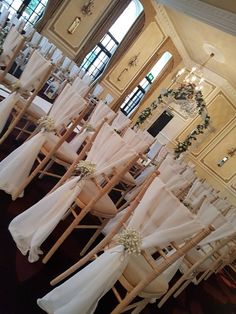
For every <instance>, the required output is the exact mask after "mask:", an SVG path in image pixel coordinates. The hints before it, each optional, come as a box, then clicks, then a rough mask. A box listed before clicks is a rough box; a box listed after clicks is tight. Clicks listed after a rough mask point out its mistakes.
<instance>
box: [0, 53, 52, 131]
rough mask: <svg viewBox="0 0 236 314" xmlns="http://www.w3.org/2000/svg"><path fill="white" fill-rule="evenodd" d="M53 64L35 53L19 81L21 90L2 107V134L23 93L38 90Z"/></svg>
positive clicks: (3, 102)
mask: <svg viewBox="0 0 236 314" xmlns="http://www.w3.org/2000/svg"><path fill="white" fill-rule="evenodd" d="M50 66H51V63H50V62H49V61H47V60H46V59H44V58H43V57H42V56H41V55H40V53H38V52H37V51H35V52H34V53H33V54H32V56H31V58H30V60H29V62H28V63H27V65H26V68H25V70H24V72H23V73H22V75H21V77H20V79H19V80H18V81H17V83H16V84H17V87H18V88H19V89H20V91H19V92H17V91H16V92H14V93H12V94H10V95H9V96H7V97H6V98H5V99H4V100H3V101H2V102H1V105H0V132H1V131H2V129H3V128H4V126H5V124H6V122H7V120H8V118H9V116H10V113H11V111H12V109H13V108H14V105H15V104H16V102H17V101H18V100H19V99H20V93H21V92H23V91H24V92H30V91H32V90H33V89H36V88H37V87H38V86H39V85H40V84H41V81H42V79H44V78H45V75H46V73H47V72H48V70H49V68H50Z"/></svg>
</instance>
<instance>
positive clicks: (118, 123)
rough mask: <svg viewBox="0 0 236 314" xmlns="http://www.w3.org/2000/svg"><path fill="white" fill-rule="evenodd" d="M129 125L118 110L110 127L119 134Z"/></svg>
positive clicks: (126, 118) (129, 121) (129, 122)
mask: <svg viewBox="0 0 236 314" xmlns="http://www.w3.org/2000/svg"><path fill="white" fill-rule="evenodd" d="M130 124H131V120H130V119H129V118H128V117H127V116H126V115H125V114H124V113H123V112H122V111H120V110H119V111H118V112H117V115H116V117H115V119H114V120H113V121H112V124H111V125H112V126H113V128H114V129H115V130H117V131H119V132H121V131H122V130H124V129H125V128H126V127H128V126H129V125H130Z"/></svg>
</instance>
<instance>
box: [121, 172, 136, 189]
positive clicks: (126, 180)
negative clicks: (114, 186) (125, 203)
mask: <svg viewBox="0 0 236 314" xmlns="http://www.w3.org/2000/svg"><path fill="white" fill-rule="evenodd" d="M122 181H123V182H124V183H126V184H128V185H131V186H135V185H136V183H135V179H134V177H133V176H132V175H131V174H130V173H129V172H126V174H124V175H123V177H122Z"/></svg>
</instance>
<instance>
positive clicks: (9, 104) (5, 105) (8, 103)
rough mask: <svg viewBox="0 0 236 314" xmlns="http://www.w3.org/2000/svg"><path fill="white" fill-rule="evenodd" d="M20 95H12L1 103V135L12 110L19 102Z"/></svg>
mask: <svg viewBox="0 0 236 314" xmlns="http://www.w3.org/2000/svg"><path fill="white" fill-rule="evenodd" d="M19 98H20V95H19V94H17V93H12V94H10V95H9V96H8V97H6V98H5V99H3V100H2V101H1V102H0V133H1V132H2V130H3V128H4V126H5V125H6V123H7V120H8V118H9V116H10V113H11V111H12V109H13V108H14V106H15V104H16V103H17V101H18V100H19Z"/></svg>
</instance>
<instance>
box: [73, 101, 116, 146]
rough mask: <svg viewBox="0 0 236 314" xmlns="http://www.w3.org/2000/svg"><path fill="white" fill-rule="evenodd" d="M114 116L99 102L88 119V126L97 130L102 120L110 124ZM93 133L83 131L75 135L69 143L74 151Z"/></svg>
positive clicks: (113, 113)
mask: <svg viewBox="0 0 236 314" xmlns="http://www.w3.org/2000/svg"><path fill="white" fill-rule="evenodd" d="M114 116H115V112H114V111H113V110H111V108H109V107H108V106H106V105H105V104H104V103H103V102H102V101H100V102H99V103H98V104H97V105H96V107H95V109H94V111H93V112H92V114H91V117H90V118H89V121H88V124H89V125H91V126H92V127H93V128H94V129H95V128H97V127H98V126H99V125H100V124H101V123H102V121H103V119H104V118H107V121H108V122H110V121H111V120H112V119H113V118H114ZM92 132H93V131H89V130H87V129H85V130H83V132H81V133H79V134H77V135H76V136H75V137H74V138H73V139H72V140H71V141H70V144H71V145H72V147H73V149H74V150H75V151H78V149H79V148H80V147H81V145H82V144H83V142H84V141H85V139H86V138H87V137H88V136H89V135H91V134H92Z"/></svg>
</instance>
